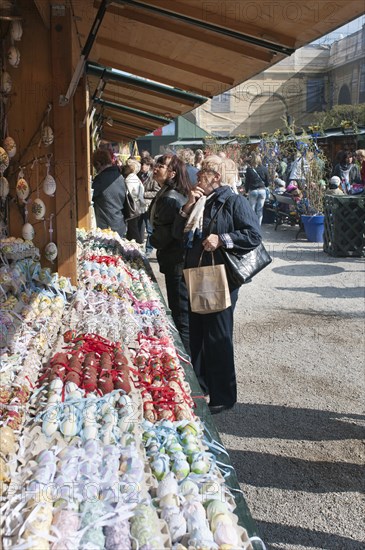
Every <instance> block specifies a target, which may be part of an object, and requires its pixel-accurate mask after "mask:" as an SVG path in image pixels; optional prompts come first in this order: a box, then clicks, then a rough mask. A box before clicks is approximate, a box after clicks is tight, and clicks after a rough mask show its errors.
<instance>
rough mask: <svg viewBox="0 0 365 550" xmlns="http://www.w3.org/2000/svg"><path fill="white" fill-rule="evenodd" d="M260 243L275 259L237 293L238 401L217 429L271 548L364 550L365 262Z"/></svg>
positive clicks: (288, 242)
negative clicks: (238, 294) (238, 295)
mask: <svg viewBox="0 0 365 550" xmlns="http://www.w3.org/2000/svg"><path fill="white" fill-rule="evenodd" d="M263 234H264V241H265V244H266V245H267V247H268V248H269V249H270V251H271V254H272V256H273V259H274V261H273V263H272V264H271V266H269V267H268V268H267V269H266V270H265V271H264V272H262V273H261V274H260V275H259V276H258V277H257V278H256V279H255V280H254V282H252V283H250V284H249V285H247V286H245V287H243V288H242V289H241V291H240V297H239V301H238V304H237V308H236V313H235V334H234V341H235V355H236V369H237V377H238V390H239V396H238V404H237V406H236V407H235V409H233V410H232V411H228V412H226V413H224V414H222V415H219V416H218V415H217V416H216V417H215V422H216V426H217V428H218V431H219V432H220V434H221V437H222V440H223V442H224V444H225V446H226V449H227V450H228V452H229V453H230V456H231V460H232V464H233V466H234V467H235V469H236V472H237V477H238V479H239V482H240V484H241V488H242V490H243V491H244V494H245V497H246V500H247V503H248V506H249V508H250V511H251V514H252V516H253V518H254V519H255V521H256V523H257V526H258V530H259V533H260V535H261V537H262V539H263V540H264V541H265V543H266V544H267V547H268V549H273V550H274V549H275V550H279V549H280V550H324V549H325V550H337V549H338V550H340V549H341V550H360V549H363V548H365V530H364V517H365V505H364V500H361V492H363V491H364V475H363V474H364V467H363V465H364V456H365V449H364V442H363V440H362V438H363V437H364V433H365V432H364V424H365V412H364V397H365V391H364V386H365V380H364V357H365V340H364V334H365V331H364V328H365V327H364V287H365V275H364V260H363V259H360V258H333V257H330V256H328V255H327V254H324V253H323V251H322V247H321V245H319V244H316V243H309V242H307V241H306V239H305V238H300V239H299V240H297V241H296V240H295V234H296V228H293V227H286V226H281V227H279V228H278V230H277V231H276V232H275V231H274V228H273V226H272V225H264V226H263ZM151 265H152V267H153V269H154V271H155V273H156V275H157V278H158V280H159V282H160V284H161V276H159V275H158V274H157V264H156V263H155V262H152V264H151ZM161 287H162V288H163V283H162V284H161Z"/></svg>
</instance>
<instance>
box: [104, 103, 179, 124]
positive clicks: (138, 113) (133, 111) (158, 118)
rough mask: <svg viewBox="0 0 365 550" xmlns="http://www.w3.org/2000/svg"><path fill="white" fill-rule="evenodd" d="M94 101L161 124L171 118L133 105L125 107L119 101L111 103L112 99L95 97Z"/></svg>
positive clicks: (169, 120)
mask: <svg viewBox="0 0 365 550" xmlns="http://www.w3.org/2000/svg"><path fill="white" fill-rule="evenodd" d="M94 103H97V104H99V105H103V106H104V107H109V108H110V109H116V110H117V111H123V112H125V113H129V114H130V115H135V116H140V117H142V118H147V119H148V120H153V121H154V122H160V123H162V124H167V123H169V122H171V121H172V120H173V119H172V118H167V117H165V116H158V115H153V114H152V113H149V112H147V111H141V109H134V108H133V107H126V106H125V105H120V104H119V103H113V102H112V101H104V100H103V99H98V98H96V99H95V100H94Z"/></svg>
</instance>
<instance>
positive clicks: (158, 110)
mask: <svg viewBox="0 0 365 550" xmlns="http://www.w3.org/2000/svg"><path fill="white" fill-rule="evenodd" d="M50 1H51V0H50ZM36 3H37V4H38V3H39V2H37V1H36ZM70 4H71V6H72V9H73V12H74V21H75V25H76V27H77V31H78V35H79V38H80V42H81V46H82V47H83V49H84V50H85V46H89V47H88V48H86V49H88V50H89V51H88V53H87V61H88V63H87V65H86V70H87V74H88V75H89V76H88V78H89V84H90V97H91V98H93V99H94V100H97V101H95V104H94V107H95V108H96V113H95V116H97V117H98V125H99V127H100V129H101V131H104V133H105V131H106V130H107V127H106V123H107V121H108V120H109V122H110V120H113V132H109V134H113V135H116V136H120V138H121V139H124V140H128V139H133V138H135V137H137V136H143V135H145V134H147V133H148V132H150V131H151V130H153V129H155V128H158V127H160V126H161V125H164V124H167V123H168V122H169V121H170V120H171V119H173V118H175V117H176V116H177V115H180V114H184V113H186V112H188V111H190V110H192V109H193V108H195V107H197V106H199V105H200V104H201V103H203V102H204V101H205V100H206V99H207V98H209V97H213V96H214V95H218V94H220V93H223V92H224V91H226V90H228V89H230V88H232V87H234V86H236V85H238V84H240V83H242V82H244V81H246V80H248V79H249V78H251V77H253V76H254V75H255V74H258V73H260V72H261V71H263V70H265V69H267V68H268V67H270V66H271V65H273V64H274V63H277V62H278V61H280V60H281V59H283V58H284V57H285V56H288V55H291V53H293V52H294V50H295V49H297V48H299V47H301V46H303V45H305V44H308V43H309V42H312V41H313V40H315V39H316V38H319V37H320V36H323V35H324V34H326V33H328V32H330V31H332V30H334V29H336V28H338V27H339V26H341V25H343V24H345V23H347V22H348V21H350V20H352V19H355V18H356V17H358V16H360V15H362V14H363V11H364V0H349V1H347V2H338V3H336V4H333V3H331V2H319V1H318V0H306V1H305V2H303V1H302V0H290V1H283V0H277V1H275V2H268V1H267V0H256V1H255V2H252V0H240V1H238V2H237V1H236V0H211V1H209V2H207V1H206V0H177V1H172V0H149V1H143V0H82V1H76V0H70ZM105 10H106V11H105ZM104 12H105V13H104ZM97 14H99V15H98V17H99V16H100V17H99V20H98V18H97ZM100 21H101V23H100ZM99 23H100V26H99V27H98V25H99ZM96 29H97V30H96ZM151 81H153V82H151ZM118 106H119V107H118ZM120 107H122V108H120Z"/></svg>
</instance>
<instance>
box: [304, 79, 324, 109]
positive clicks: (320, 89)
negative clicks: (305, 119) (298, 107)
mask: <svg viewBox="0 0 365 550" xmlns="http://www.w3.org/2000/svg"><path fill="white" fill-rule="evenodd" d="M324 105H325V94H324V77H321V78H308V80H307V113H313V112H314V111H322V110H323V106H324Z"/></svg>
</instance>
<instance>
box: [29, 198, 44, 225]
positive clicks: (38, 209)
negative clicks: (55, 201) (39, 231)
mask: <svg viewBox="0 0 365 550" xmlns="http://www.w3.org/2000/svg"><path fill="white" fill-rule="evenodd" d="M45 213H46V205H45V204H44V202H43V201H42V199H39V198H37V199H34V201H33V203H32V214H33V216H34V217H35V219H36V220H43V218H44V215H45Z"/></svg>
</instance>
